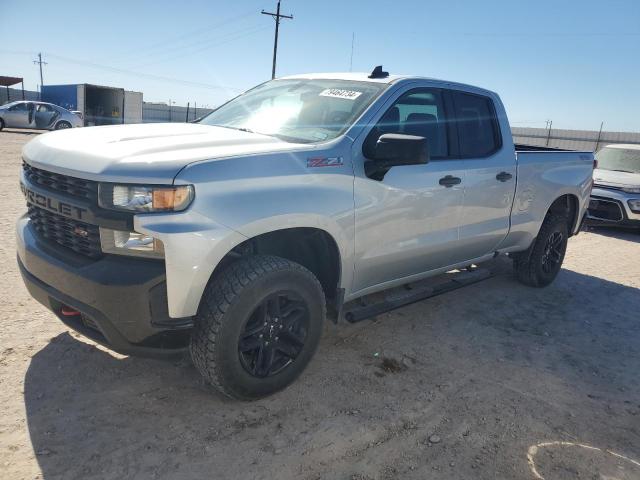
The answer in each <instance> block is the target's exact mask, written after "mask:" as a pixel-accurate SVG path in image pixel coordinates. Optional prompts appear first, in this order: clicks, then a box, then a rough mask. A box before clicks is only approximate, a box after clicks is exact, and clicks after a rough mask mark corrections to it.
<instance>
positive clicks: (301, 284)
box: [190, 255, 326, 400]
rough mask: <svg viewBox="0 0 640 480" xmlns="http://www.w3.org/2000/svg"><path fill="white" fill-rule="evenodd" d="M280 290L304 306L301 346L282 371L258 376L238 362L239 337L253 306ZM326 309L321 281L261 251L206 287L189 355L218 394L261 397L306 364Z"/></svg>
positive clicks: (279, 387)
mask: <svg viewBox="0 0 640 480" xmlns="http://www.w3.org/2000/svg"><path fill="white" fill-rule="evenodd" d="M283 290H287V291H294V292H295V294H296V295H298V296H299V297H300V298H301V299H302V300H303V301H304V303H305V305H306V307H307V309H308V310H307V311H308V317H307V318H308V328H307V332H306V338H305V341H304V345H303V346H302V347H301V350H300V352H299V354H298V355H297V357H296V358H295V359H294V360H293V361H292V363H290V364H289V365H288V366H287V367H286V368H284V370H282V371H280V372H278V373H275V374H273V375H272V376H267V377H264V378H257V377H256V376H252V375H251V374H250V373H249V372H248V371H247V370H246V368H245V367H244V366H243V364H242V362H241V360H240V353H239V339H240V336H241V335H242V334H243V333H244V330H243V329H245V327H246V325H247V324H248V322H249V319H250V318H251V315H252V314H253V312H255V311H256V308H257V306H259V305H261V303H262V302H263V301H264V299H265V298H267V297H268V296H269V295H274V294H275V293H277V292H280V291H283ZM325 309H326V307H325V297H324V292H323V290H322V287H321V285H320V282H318V279H317V278H316V277H315V276H314V275H313V274H312V273H311V272H310V271H309V270H307V269H306V268H305V267H303V266H302V265H299V264H298V263H295V262H292V261H289V260H286V259H284V258H281V257H276V256H266V255H253V256H249V257H246V258H243V259H240V260H237V261H235V262H234V263H232V264H231V265H229V266H228V267H227V268H225V270H223V271H222V272H220V274H216V275H215V277H214V278H213V280H212V281H211V282H210V283H209V285H208V286H207V287H206V289H205V292H204V294H203V298H202V300H201V301H200V306H199V309H198V313H197V315H196V318H195V326H194V330H193V333H192V337H191V343H190V352H191V358H192V360H193V363H194V365H195V367H196V368H197V370H198V371H199V372H200V374H201V375H202V376H203V377H204V379H205V381H206V382H207V383H209V384H210V385H212V386H213V387H214V388H216V389H217V390H218V391H219V392H221V393H222V394H224V395H226V396H228V397H231V398H235V399H241V400H254V399H258V398H261V397H265V396H267V395H270V394H272V393H275V392H277V391H279V390H282V389H283V388H285V387H287V386H288V385H289V384H291V383H292V382H293V381H294V380H295V379H296V378H297V377H298V376H299V375H300V374H301V373H302V371H303V370H304V369H305V367H306V366H307V365H308V363H309V361H310V360H311V357H312V356H313V354H314V353H315V351H316V349H317V346H318V342H319V340H320V336H321V333H322V324H323V322H324V318H325V314H326V312H325Z"/></svg>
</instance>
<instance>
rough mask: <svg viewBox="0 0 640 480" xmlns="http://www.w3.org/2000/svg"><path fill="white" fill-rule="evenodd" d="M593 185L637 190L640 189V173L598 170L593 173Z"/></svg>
mask: <svg viewBox="0 0 640 480" xmlns="http://www.w3.org/2000/svg"><path fill="white" fill-rule="evenodd" d="M593 183H594V184H595V185H605V186H611V187H620V188H637V187H640V173H631V172H616V171H614V170H603V169H601V168H596V169H595V170H594V171H593Z"/></svg>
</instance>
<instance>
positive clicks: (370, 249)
mask: <svg viewBox="0 0 640 480" xmlns="http://www.w3.org/2000/svg"><path fill="white" fill-rule="evenodd" d="M396 96H397V100H395V101H394V102H393V103H392V104H391V105H390V107H389V108H388V109H386V110H385V112H384V113H383V114H382V115H381V116H380V118H379V120H378V121H377V123H376V125H375V126H374V127H373V128H372V130H371V131H370V132H369V134H368V135H367V137H366V139H365V140H364V141H363V142H362V148H358V144H357V143H356V144H355V149H354V158H355V162H354V163H356V164H364V162H366V161H367V160H368V158H371V157H372V153H371V152H372V150H371V149H372V148H373V145H374V144H375V141H376V140H377V139H378V138H379V136H380V135H381V134H383V133H404V134H409V135H417V136H422V137H425V138H426V139H427V143H428V146H429V151H430V156H431V160H430V162H429V163H427V164H424V165H408V166H396V167H392V168H391V169H390V170H389V171H388V172H387V173H386V174H385V175H384V177H383V178H382V179H381V180H377V179H372V178H369V177H367V176H366V175H365V174H364V172H358V171H357V172H356V177H355V185H354V186H355V232H356V233H355V245H356V246H355V272H354V284H353V289H352V290H353V292H358V291H362V290H364V289H368V288H370V287H375V286H376V285H380V284H385V283H388V282H394V281H397V280H398V279H401V278H405V277H409V276H412V275H417V274H421V273H423V272H427V271H430V270H435V269H438V268H441V267H444V266H447V265H450V264H452V263H454V262H455V261H456V260H457V255H456V248H457V242H458V230H459V226H460V217H461V210H462V203H463V196H464V195H463V187H464V178H465V171H464V161H463V160H458V159H452V158H450V157H451V152H452V150H451V142H452V136H451V132H450V131H449V123H448V122H447V119H448V115H447V112H448V111H449V106H448V105H447V104H446V101H447V96H446V94H445V91H443V90H440V89H436V88H428V87H425V88H413V89H410V90H408V91H405V92H399V93H398V94H397V95H396Z"/></svg>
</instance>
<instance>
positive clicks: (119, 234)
mask: <svg viewBox="0 0 640 480" xmlns="http://www.w3.org/2000/svg"><path fill="white" fill-rule="evenodd" d="M100 246H101V247H102V251H103V252H104V253H115V254H116V255H135V256H139V257H151V258H164V245H163V244H162V242H161V241H160V240H158V239H157V238H153V237H150V236H149V235H146V234H144V233H138V232H125V231H122V230H111V229H110V228H103V227H100Z"/></svg>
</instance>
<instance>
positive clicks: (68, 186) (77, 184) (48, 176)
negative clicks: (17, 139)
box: [22, 162, 98, 201]
mask: <svg viewBox="0 0 640 480" xmlns="http://www.w3.org/2000/svg"><path fill="white" fill-rule="evenodd" d="M22 170H23V171H24V175H25V177H26V178H27V180H29V182H31V183H32V184H33V185H39V186H41V187H44V188H46V189H47V190H51V191H54V192H60V193H65V194H67V195H71V196H73V197H77V198H84V199H88V200H92V201H97V199H98V182H94V181H91V180H83V179H81V178H76V177H70V176H68V175H61V174H59V173H53V172H47V171H46V170H41V169H39V168H35V167H32V166H31V165H29V164H28V163H26V162H22Z"/></svg>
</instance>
